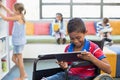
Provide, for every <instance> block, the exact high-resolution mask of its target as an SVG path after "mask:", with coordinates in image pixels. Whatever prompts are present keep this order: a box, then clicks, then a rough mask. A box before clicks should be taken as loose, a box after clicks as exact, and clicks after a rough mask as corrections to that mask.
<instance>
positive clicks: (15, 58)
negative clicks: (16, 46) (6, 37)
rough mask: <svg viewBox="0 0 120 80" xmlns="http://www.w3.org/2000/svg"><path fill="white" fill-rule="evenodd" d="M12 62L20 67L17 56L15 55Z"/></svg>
mask: <svg viewBox="0 0 120 80" xmlns="http://www.w3.org/2000/svg"><path fill="white" fill-rule="evenodd" d="M12 61H13V62H14V63H15V64H16V65H17V66H18V59H17V55H16V54H13V56H12Z"/></svg>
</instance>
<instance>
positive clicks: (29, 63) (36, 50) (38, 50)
mask: <svg viewBox="0 0 120 80" xmlns="http://www.w3.org/2000/svg"><path fill="white" fill-rule="evenodd" d="M65 46H66V45H57V44H27V45H26V46H25V48H24V51H23V53H24V54H23V57H24V65H25V70H26V72H27V74H28V80H32V73H33V63H34V59H35V58H37V57H38V55H39V54H51V53H59V52H64V48H65ZM113 46H114V45H113ZM118 46H119V45H118ZM28 55H29V56H28ZM48 63H50V64H48ZM39 64H44V65H39V66H38V70H39V69H44V68H48V67H53V66H58V65H57V64H56V63H55V60H49V61H47V60H46V61H45V62H44V61H41V62H40V63H39ZM18 76H19V71H18V68H17V67H16V66H15V67H13V69H12V70H11V71H10V73H8V74H7V76H5V77H4V78H3V79H2V80H14V78H16V77H18ZM114 80H120V78H119V79H118V78H117V79H114Z"/></svg>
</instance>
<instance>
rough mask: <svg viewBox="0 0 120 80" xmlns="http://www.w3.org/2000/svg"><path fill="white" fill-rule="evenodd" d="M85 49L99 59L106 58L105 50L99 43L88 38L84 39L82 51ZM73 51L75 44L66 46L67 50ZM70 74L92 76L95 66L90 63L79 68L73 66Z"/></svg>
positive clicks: (81, 76)
mask: <svg viewBox="0 0 120 80" xmlns="http://www.w3.org/2000/svg"><path fill="white" fill-rule="evenodd" d="M84 50H86V51H88V52H91V54H93V55H94V56H95V57H96V58H98V59H99V60H102V59H103V58H106V57H105V55H104V54H103V51H102V50H101V49H100V48H99V47H98V45H97V44H95V43H93V42H91V41H89V40H87V39H85V40H84V46H83V48H82V50H81V51H84ZM73 51H74V44H73V43H70V44H69V45H68V46H67V47H66V48H65V52H73ZM69 74H70V75H75V76H79V77H80V78H86V77H92V76H94V75H95V66H94V65H88V66H82V67H77V68H71V69H70V71H69Z"/></svg>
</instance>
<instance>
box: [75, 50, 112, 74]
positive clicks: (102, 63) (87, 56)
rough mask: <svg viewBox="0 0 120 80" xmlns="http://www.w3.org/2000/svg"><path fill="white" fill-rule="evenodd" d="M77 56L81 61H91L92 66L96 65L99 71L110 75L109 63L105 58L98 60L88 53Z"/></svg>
mask: <svg viewBox="0 0 120 80" xmlns="http://www.w3.org/2000/svg"><path fill="white" fill-rule="evenodd" d="M77 56H78V57H79V58H81V59H84V60H88V61H91V62H92V63H93V64H94V65H96V66H97V67H98V68H99V69H101V70H102V71H104V72H105V73H108V74H110V73H111V66H110V64H109V62H108V61H107V60H106V58H102V59H100V60H99V59H98V58H96V57H95V56H94V55H93V54H91V53H90V52H84V53H81V54H79V55H77Z"/></svg>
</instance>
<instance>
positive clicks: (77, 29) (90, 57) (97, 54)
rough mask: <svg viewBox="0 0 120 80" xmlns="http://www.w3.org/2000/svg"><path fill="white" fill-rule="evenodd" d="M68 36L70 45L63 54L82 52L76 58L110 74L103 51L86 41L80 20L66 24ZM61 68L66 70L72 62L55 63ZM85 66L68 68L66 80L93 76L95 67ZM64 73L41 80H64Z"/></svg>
mask: <svg viewBox="0 0 120 80" xmlns="http://www.w3.org/2000/svg"><path fill="white" fill-rule="evenodd" d="M67 31H68V35H69V37H70V40H71V43H70V44H69V45H68V46H67V47H66V48H65V52H73V51H84V50H85V52H83V53H81V54H79V55H77V57H79V58H81V59H83V60H87V61H90V62H92V63H93V64H94V65H95V66H97V67H98V68H99V69H101V70H102V71H103V72H105V73H108V74H110V73H111V67H110V64H109V62H108V61H107V60H106V56H105V55H104V54H103V51H102V50H101V49H100V48H99V47H98V45H96V44H95V43H93V42H91V41H89V40H87V39H86V38H85V35H86V33H87V30H86V28H85V25H84V22H83V21H82V20H81V19H80V18H73V19H71V20H70V21H69V22H68V26H67ZM57 63H58V64H59V65H60V67H61V68H63V69H67V68H68V65H70V64H71V63H72V62H64V61H60V62H57ZM94 65H87V66H81V67H75V68H70V70H69V72H68V80H89V79H90V78H91V77H94V76H95V68H96V67H95V66H94ZM65 79H66V78H65V72H59V73H57V74H54V75H52V76H49V77H45V78H42V79H41V80H65Z"/></svg>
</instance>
